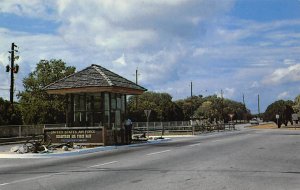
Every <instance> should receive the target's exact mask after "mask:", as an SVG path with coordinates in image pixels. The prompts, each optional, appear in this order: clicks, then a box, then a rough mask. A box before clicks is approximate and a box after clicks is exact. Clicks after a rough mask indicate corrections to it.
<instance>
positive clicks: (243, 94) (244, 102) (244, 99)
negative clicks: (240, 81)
mask: <svg viewBox="0 0 300 190" xmlns="http://www.w3.org/2000/svg"><path fill="white" fill-rule="evenodd" d="M243 104H244V106H246V104H245V95H244V94H243Z"/></svg>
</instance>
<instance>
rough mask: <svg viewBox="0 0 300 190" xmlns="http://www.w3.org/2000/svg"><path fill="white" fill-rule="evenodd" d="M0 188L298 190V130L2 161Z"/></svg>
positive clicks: (251, 132)
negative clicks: (58, 156)
mask: <svg viewBox="0 0 300 190" xmlns="http://www.w3.org/2000/svg"><path fill="white" fill-rule="evenodd" d="M0 189H1V190H2V189H3V190H6V189H28V190H29V189H30V190H33V189H64V190H68V189H71V190H77V189H78V190H79V189H80V190H83V189H105V190H106V189H108V190H119V189H120V190H123V189H124V190H135V189H136V190H142V189H143V190H146V189H151V190H152V189H164V190H166V189H170V190H171V189H172V190H177V189H178V190H179V189H180V190H181V189H185V190H187V189H197V190H199V189H230V190H231V189H239V190H240V189H245V190H248V189H264V190H267V189H270V190H271V189H272V190H276V189H278V190H282V189H300V131H293V130H257V129H256V130H254V129H243V130H238V131H234V132H226V133H215V134H209V135H200V136H195V137H189V138H176V139H174V140H173V141H170V142H165V143H162V144H152V145H146V146H140V147H124V148H122V149H120V150H111V151H105V152H99V153H92V154H87V155H80V156H74V157H72V158H70V157H65V158H51V159H49V158H47V159H46V158H44V159H0Z"/></svg>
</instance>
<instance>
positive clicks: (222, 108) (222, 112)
mask: <svg viewBox="0 0 300 190" xmlns="http://www.w3.org/2000/svg"><path fill="white" fill-rule="evenodd" d="M221 114H222V115H221V118H222V120H223V122H224V99H223V89H221Z"/></svg>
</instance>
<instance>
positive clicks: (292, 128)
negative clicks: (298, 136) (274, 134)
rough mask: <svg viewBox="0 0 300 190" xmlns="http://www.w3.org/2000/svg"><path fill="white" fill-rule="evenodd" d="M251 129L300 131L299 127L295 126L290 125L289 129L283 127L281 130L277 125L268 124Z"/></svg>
mask: <svg viewBox="0 0 300 190" xmlns="http://www.w3.org/2000/svg"><path fill="white" fill-rule="evenodd" d="M251 128H254V129H290V130H300V127H299V125H298V126H297V127H296V128H295V127H294V126H293V125H288V126H287V127H286V126H284V125H282V126H281V128H278V127H277V124H276V123H266V124H260V125H255V126H251Z"/></svg>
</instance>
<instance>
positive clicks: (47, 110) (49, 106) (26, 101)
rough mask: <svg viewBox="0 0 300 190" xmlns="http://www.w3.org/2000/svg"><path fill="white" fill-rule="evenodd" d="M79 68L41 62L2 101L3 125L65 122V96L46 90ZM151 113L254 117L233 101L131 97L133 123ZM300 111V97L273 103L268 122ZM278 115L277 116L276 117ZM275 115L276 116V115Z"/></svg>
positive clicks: (163, 117) (161, 117)
mask: <svg viewBox="0 0 300 190" xmlns="http://www.w3.org/2000/svg"><path fill="white" fill-rule="evenodd" d="M75 70H76V68H75V67H70V66H66V63H65V62H64V61H62V60H56V59H51V60H41V61H39V62H38V63H37V65H36V68H35V70H34V71H33V72H31V73H29V75H28V76H27V77H25V78H24V79H23V81H22V82H23V86H24V90H23V91H22V92H20V93H18V94H17V97H18V99H19V101H18V102H16V103H15V104H14V108H12V107H11V105H10V102H9V101H7V100H3V99H2V98H0V125H13V124H44V123H64V122H65V110H66V103H65V101H66V100H65V97H64V96H59V95H49V94H47V93H46V92H45V90H43V88H44V87H45V86H46V85H48V84H50V83H52V82H55V81H57V80H59V79H61V78H64V77H66V76H68V75H70V74H73V73H75ZM149 109H150V110H152V112H151V115H150V120H151V121H181V120H190V119H192V118H196V119H206V120H209V121H220V120H221V121H225V122H227V121H229V120H230V119H231V118H230V116H229V115H233V118H232V119H233V120H249V119H251V117H252V115H251V113H250V111H249V110H248V109H247V108H246V106H245V105H244V104H242V103H240V102H236V101H233V100H230V99H226V98H222V97H218V96H217V95H211V96H206V97H204V96H202V95H199V96H192V97H188V98H185V99H181V100H176V101H173V100H172V96H171V95H170V94H168V93H158V92H145V93H143V94H142V95H139V96H130V97H129V98H128V100H127V115H128V117H129V118H131V119H132V120H133V121H146V116H145V113H144V110H149ZM299 111H300V96H298V97H297V98H296V100H295V102H293V101H283V100H280V101H277V102H274V103H273V104H271V105H270V106H269V107H268V108H267V110H266V112H265V114H264V119H265V120H272V121H273V120H274V117H275V115H276V114H280V116H281V117H280V118H281V119H280V122H282V123H285V122H286V120H288V119H290V116H289V114H290V113H294V112H299ZM275 113H276V114H275ZM274 114H275V115H274Z"/></svg>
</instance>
